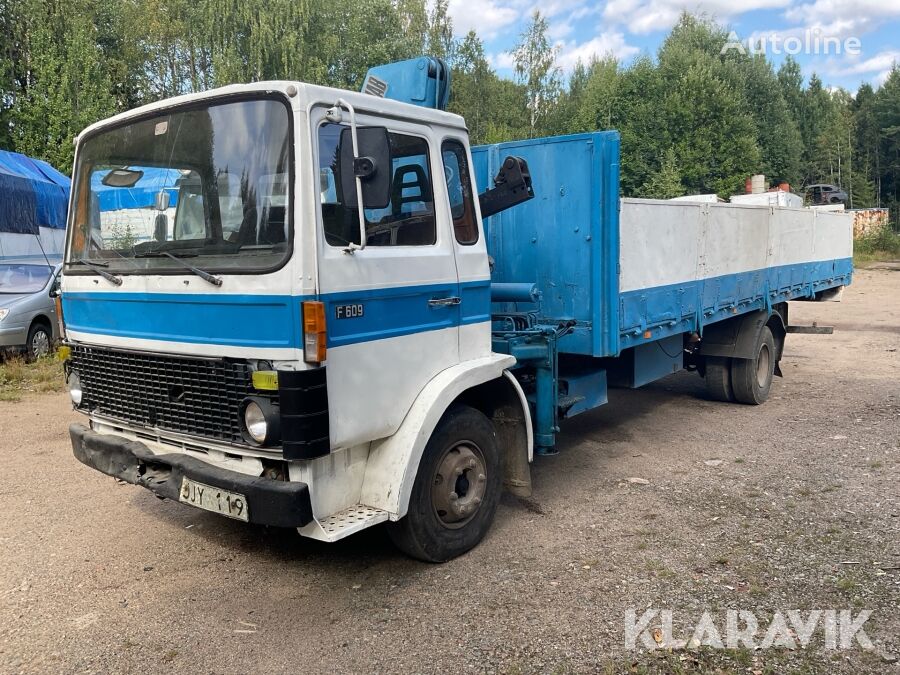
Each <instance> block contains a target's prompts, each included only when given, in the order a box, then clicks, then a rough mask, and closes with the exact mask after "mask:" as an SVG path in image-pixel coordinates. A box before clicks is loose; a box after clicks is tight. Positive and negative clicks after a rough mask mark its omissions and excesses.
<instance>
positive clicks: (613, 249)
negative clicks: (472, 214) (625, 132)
mask: <svg viewBox="0 0 900 675" xmlns="http://www.w3.org/2000/svg"><path fill="white" fill-rule="evenodd" d="M508 155H516V156H519V157H523V158H524V159H525V160H526V161H527V162H528V166H529V169H530V171H531V176H532V180H533V185H534V192H535V197H534V199H532V200H530V201H528V202H525V203H523V204H519V205H518V206H515V207H513V208H511V209H508V210H506V211H503V212H501V213H499V214H497V215H495V216H493V217H491V218H488V219H486V220H485V230H486V237H487V244H488V253H489V254H490V255H491V256H492V258H493V259H494V268H493V271H492V274H491V280H492V281H493V282H534V283H536V284H537V286H538V288H539V290H540V292H541V299H540V302H539V303H538V304H537V305H534V304H530V303H519V304H518V305H513V304H504V305H494V307H493V310H494V311H495V312H510V311H532V310H533V311H536V312H537V314H538V316H539V318H540V321H541V322H542V323H548V324H553V323H557V322H561V321H567V320H575V321H576V322H577V324H576V326H575V329H574V331H573V332H572V333H571V334H569V335H566V336H565V337H564V338H562V339H561V340H560V343H559V349H560V351H561V352H565V353H571V354H584V355H588V356H603V355H607V354H610V353H614V352H615V351H616V350H617V349H618V345H617V342H618V335H619V330H618V326H617V322H618V270H617V263H618V258H619V255H618V246H619V227H618V224H619V223H618V217H619V210H618V189H619V188H618V185H619V184H618V181H619V134H618V133H617V132H612V131H604V132H595V133H590V134H576V135H571V136H558V137H553V138H536V139H530V140H525V141H514V142H510V143H500V144H497V145H490V146H479V147H476V148H473V149H472V159H473V166H474V167H475V174H476V179H477V182H478V190H479V192H481V191H484V190H485V189H488V188H490V187H492V179H493V177H494V175H495V174H496V172H497V170H498V169H499V167H500V162H501V161H502V160H503V158H505V157H506V156H508Z"/></svg>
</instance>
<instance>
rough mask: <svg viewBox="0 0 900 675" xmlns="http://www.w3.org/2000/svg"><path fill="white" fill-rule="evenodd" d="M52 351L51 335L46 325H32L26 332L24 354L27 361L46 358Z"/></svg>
mask: <svg viewBox="0 0 900 675" xmlns="http://www.w3.org/2000/svg"><path fill="white" fill-rule="evenodd" d="M52 349H53V335H52V333H51V332H50V329H49V328H48V327H47V325H46V324H43V323H34V324H32V325H31V328H30V329H29V331H28V342H26V343H25V353H26V354H27V355H28V360H29V361H34V360H35V359H38V358H40V357H42V356H46V355H47V354H49V353H50V351H51V350H52Z"/></svg>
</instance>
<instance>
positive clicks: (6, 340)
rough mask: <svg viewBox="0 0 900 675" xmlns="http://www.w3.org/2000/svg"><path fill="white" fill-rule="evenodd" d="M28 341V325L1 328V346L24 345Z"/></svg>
mask: <svg viewBox="0 0 900 675" xmlns="http://www.w3.org/2000/svg"><path fill="white" fill-rule="evenodd" d="M26 342H28V327H27V326H12V327H10V328H0V347H24V346H25V343H26Z"/></svg>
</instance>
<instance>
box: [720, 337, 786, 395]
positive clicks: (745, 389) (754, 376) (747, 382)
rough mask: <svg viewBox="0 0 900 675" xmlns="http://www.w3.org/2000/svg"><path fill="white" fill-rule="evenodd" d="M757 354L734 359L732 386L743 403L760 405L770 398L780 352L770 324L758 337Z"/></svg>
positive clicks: (732, 364) (732, 363)
mask: <svg viewBox="0 0 900 675" xmlns="http://www.w3.org/2000/svg"><path fill="white" fill-rule="evenodd" d="M755 353H756V356H754V357H753V358H752V359H732V362H731V386H732V388H733V389H734V397H735V399H736V400H738V401H739V402H741V403H746V404H748V405H759V404H760V403H764V402H765V401H766V399H767V398H769V390H770V389H771V388H772V376H773V375H774V374H775V362H776V359H777V358H778V352H777V351H776V348H775V337H774V336H773V335H772V331H771V329H770V328H769V327H768V326H763V327H762V329H761V330H760V331H759V335H758V336H757V338H756V349H755Z"/></svg>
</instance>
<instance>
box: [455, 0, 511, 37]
mask: <svg viewBox="0 0 900 675" xmlns="http://www.w3.org/2000/svg"><path fill="white" fill-rule="evenodd" d="M512 5H513V3H508V2H507V3H502V2H496V1H495V0H480V1H479V2H467V1H466V0H450V5H449V7H448V11H449V13H450V18H451V19H453V32H454V33H456V34H457V35H465V34H466V33H468V32H469V31H470V30H474V31H476V32H477V33H478V36H479V37H480V38H481V39H482V40H493V39H494V38H495V37H497V34H498V33H499V32H500V31H501V30H503V29H504V28H507V27H508V26H511V25H512V24H514V23H516V22H517V21H518V20H519V19H520V18H521V16H522V12H521V10H519V9H516V8H515V7H513V6H512Z"/></svg>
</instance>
